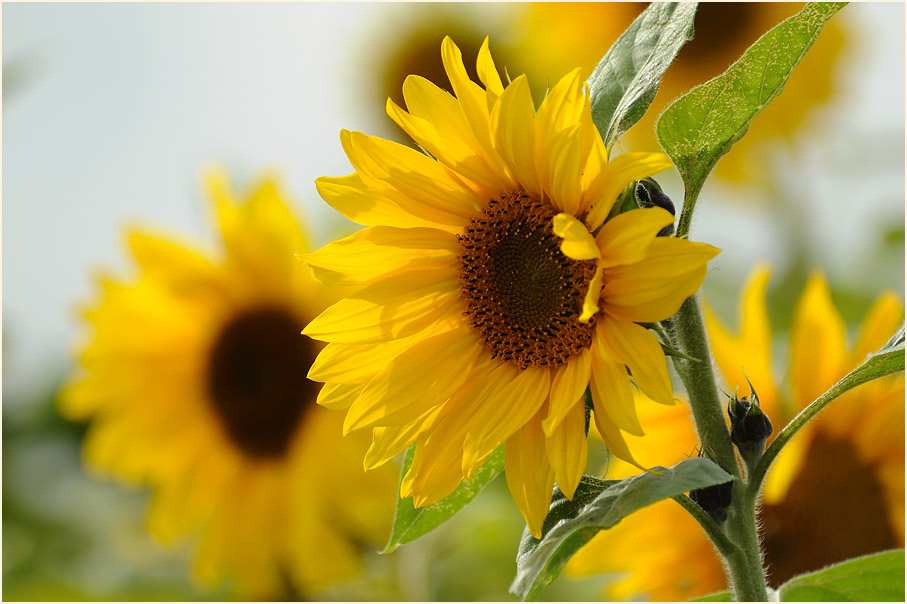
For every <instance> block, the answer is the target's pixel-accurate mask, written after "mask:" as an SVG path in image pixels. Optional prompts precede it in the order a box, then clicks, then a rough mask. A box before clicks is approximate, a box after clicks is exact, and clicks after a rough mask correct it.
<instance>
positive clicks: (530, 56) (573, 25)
mask: <svg viewBox="0 0 907 604" xmlns="http://www.w3.org/2000/svg"><path fill="white" fill-rule="evenodd" d="M646 6H647V3H644V2H558V3H553V2H534V3H532V4H530V5H528V8H527V10H526V13H525V16H524V18H523V20H522V24H521V25H522V27H521V28H520V29H521V31H523V32H525V33H524V35H523V36H522V37H521V39H520V41H518V42H516V43H515V44H514V45H513V46H512V47H511V48H508V51H509V52H510V53H511V54H512V55H513V56H515V57H524V58H525V65H524V66H523V67H525V69H526V70H527V72H528V73H529V75H530V76H531V77H534V78H538V79H542V80H544V79H545V78H549V77H551V76H552V75H553V74H557V73H562V71H563V70H565V69H567V68H568V66H569V67H573V66H575V65H580V66H582V69H583V75H584V76H587V77H588V76H589V75H590V74H591V73H592V70H593V69H594V68H595V66H596V65H597V64H598V62H599V61H600V60H601V58H602V56H603V55H604V54H605V52H606V51H607V50H608V48H609V47H610V45H611V44H612V43H613V42H614V41H615V40H616V39H617V38H618V37H619V36H620V34H621V33H622V32H623V31H624V30H625V29H626V28H627V27H628V26H629V25H630V24H631V23H632V22H633V20H634V19H635V18H636V17H637V16H638V15H639V13H640V12H642V11H643V10H644V9H645V8H646ZM800 8H801V5H799V4H796V3H785V2H702V3H700V4H699V8H698V9H697V11H696V21H695V27H696V35H695V37H694V38H693V39H692V40H691V41H689V42H688V43H687V44H686V45H684V47H683V48H682V49H681V50H680V53H679V54H678V56H677V59H676V60H675V61H674V62H673V63H672V64H671V67H670V68H669V69H668V70H667V72H666V73H665V75H664V78H663V79H662V82H661V84H660V86H659V90H658V95H657V97H656V98H655V100H654V102H653V106H652V109H651V110H650V111H649V112H648V113H647V114H646V115H645V116H644V117H643V119H642V120H640V122H639V124H637V125H636V127H635V128H633V129H632V130H630V132H628V134H627V136H628V140H630V141H632V142H633V143H635V144H637V145H644V146H646V147H651V146H652V145H654V144H655V119H656V117H657V116H658V115H660V114H661V113H662V112H663V111H664V110H665V109H666V108H667V107H668V105H670V103H672V102H673V101H674V100H675V99H676V98H678V97H679V96H681V95H682V94H684V93H686V92H687V91H688V90H690V89H691V88H693V87H694V86H697V85H699V84H701V83H703V82H706V81H708V80H710V79H712V78H714V77H716V76H718V75H721V74H722V73H723V72H724V71H725V70H726V69H727V68H728V67H729V66H730V65H731V64H732V63H733V62H734V61H736V60H737V59H738V58H739V57H740V55H741V54H743V52H744V51H746V49H747V48H749V46H750V45H752V44H753V43H754V42H755V41H756V40H758V39H759V37H761V36H762V35H763V34H765V33H766V32H767V31H769V30H770V29H771V28H773V27H774V26H776V25H777V24H778V23H780V22H781V21H783V20H785V19H787V18H788V17H791V16H793V15H794V14H796V13H797V12H798V11H799V10H800ZM847 44H848V40H847V38H846V36H845V31H844V29H843V28H841V27H840V25H839V23H838V21H837V20H836V19H835V20H832V21H831V22H829V23H828V25H826V26H825V28H824V29H823V31H822V35H821V36H820V37H819V39H818V40H817V42H816V44H815V46H814V47H813V48H812V49H811V50H810V52H809V53H808V54H807V55H806V56H805V57H804V59H803V62H802V63H801V65H800V67H799V68H798V69H797V71H796V73H795V74H794V76H793V77H792V78H791V79H790V81H789V82H788V83H787V84H786V85H785V87H784V94H782V95H781V96H779V97H778V98H777V99H775V100H774V101H773V102H772V103H771V105H769V106H768V107H767V108H766V109H765V110H764V111H763V112H762V114H761V115H760V116H759V117H758V118H757V126H758V127H755V128H750V131H749V132H748V133H747V135H746V137H744V138H743V139H742V140H740V141H738V142H737V143H735V145H734V152H733V153H729V154H728V155H726V156H725V157H723V158H722V160H721V162H719V164H718V166H717V167H716V169H715V175H716V176H717V177H718V178H722V179H724V180H730V181H744V180H745V181H747V182H752V183H759V182H762V181H764V180H765V179H767V178H769V177H770V173H769V171H768V167H769V163H768V162H769V161H770V159H771V157H772V156H771V155H769V154H768V153H766V151H765V147H766V144H768V143H773V142H775V143H777V142H782V143H788V142H789V141H791V140H792V139H793V137H794V135H795V134H796V133H797V132H799V131H801V130H802V128H803V126H804V125H805V124H806V123H807V117H808V116H809V114H810V112H811V111H812V110H813V109H814V108H815V107H817V106H820V105H822V104H823V103H826V102H827V101H828V100H829V99H831V98H832V97H833V95H834V93H835V86H834V81H833V77H832V75H833V73H834V66H835V64H836V63H837V61H838V59H839V57H841V56H843V54H844V53H843V51H844V49H845V48H846V46H847Z"/></svg>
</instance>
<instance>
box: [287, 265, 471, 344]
mask: <svg viewBox="0 0 907 604" xmlns="http://www.w3.org/2000/svg"><path fill="white" fill-rule="evenodd" d="M459 299H460V290H459V279H458V277H457V276H456V273H455V272H453V271H452V274H450V276H448V277H445V276H444V275H443V273H442V274H441V275H438V274H434V271H414V272H410V273H403V274H400V275H394V276H391V277H388V278H386V279H382V280H381V281H378V282H377V283H374V284H372V285H369V286H367V287H365V288H364V289H362V290H360V291H359V292H357V293H356V294H353V295H351V296H349V297H347V298H344V299H342V300H340V301H339V302H337V303H336V304H334V305H333V306H331V307H329V308H328V309H326V310H325V311H324V312H322V313H321V314H320V315H318V316H317V317H315V318H314V319H313V320H312V322H311V323H309V324H308V325H307V326H306V327H305V329H303V330H302V333H303V334H304V335H307V336H309V337H310V338H313V339H315V340H321V341H324V342H341V343H347V344H354V343H360V344H365V343H369V342H382V341H386V340H394V339H397V338H405V337H407V336H411V335H413V334H414V333H416V332H418V331H421V330H422V329H425V328H426V327H428V326H429V325H431V324H432V323H433V322H434V321H437V320H439V319H441V318H442V317H444V316H445V315H447V314H448V313H449V312H450V311H451V309H452V308H453V307H454V306H455V305H456V303H457V302H458V301H459ZM455 314H456V313H455Z"/></svg>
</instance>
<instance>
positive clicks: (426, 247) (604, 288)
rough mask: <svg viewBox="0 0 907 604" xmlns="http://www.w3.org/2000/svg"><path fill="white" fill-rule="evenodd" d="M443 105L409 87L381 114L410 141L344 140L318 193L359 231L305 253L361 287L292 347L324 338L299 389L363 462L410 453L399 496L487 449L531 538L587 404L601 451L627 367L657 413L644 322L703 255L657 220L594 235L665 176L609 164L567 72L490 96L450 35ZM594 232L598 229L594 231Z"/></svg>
mask: <svg viewBox="0 0 907 604" xmlns="http://www.w3.org/2000/svg"><path fill="white" fill-rule="evenodd" d="M442 59H443V61H444V66H445V69H446V71H447V74H448V76H449V78H450V82H451V87H452V89H453V92H454V94H455V96H454V95H451V94H449V93H447V92H445V91H443V90H441V89H440V88H438V87H437V86H435V85H434V84H431V83H430V82H428V81H427V80H425V79H423V78H421V77H418V76H410V77H408V78H407V79H406V81H405V82H404V84H403V94H404V97H405V100H406V104H407V110H403V109H402V108H400V107H399V106H397V105H396V104H395V103H393V102H392V101H388V104H387V111H388V114H389V115H390V116H391V117H392V118H393V119H394V121H396V122H397V124H399V125H400V126H401V127H402V128H403V129H404V130H405V131H406V132H407V133H408V134H409V135H410V136H412V138H413V139H414V140H415V141H416V143H418V145H419V146H420V147H421V148H422V149H424V150H425V151H426V153H421V152H419V151H416V150H414V149H412V148H410V147H405V146H403V145H399V144H396V143H391V142H389V141H385V140H381V139H378V138H373V137H370V136H367V135H365V134H361V133H358V132H347V131H343V132H342V133H341V142H342V144H343V147H344V150H345V151H346V153H347V156H348V157H349V159H350V162H351V163H352V165H353V167H354V168H355V170H356V172H355V173H353V174H350V175H349V176H344V177H340V178H327V177H326V178H320V179H318V181H317V185H318V190H319V191H320V193H321V195H322V197H323V198H324V199H325V200H326V201H327V202H328V203H329V204H331V205H332V206H333V207H334V208H336V209H337V210H338V211H340V212H341V213H343V214H344V215H345V216H346V217H348V218H349V219H351V220H353V221H356V222H359V223H361V224H364V225H369V227H368V228H365V229H363V230H361V231H359V232H358V233H356V234H355V235H353V236H351V237H348V238H347V239H344V240H342V241H338V242H336V243H333V244H330V245H328V246H326V247H324V248H322V249H321V250H319V251H318V252H316V253H314V254H311V255H309V256H307V257H306V260H307V261H308V262H309V263H310V264H311V265H312V266H313V267H314V269H315V272H316V276H318V277H319V278H320V279H321V280H322V281H324V282H325V283H333V284H348V285H357V286H359V290H358V291H357V292H356V293H353V294H351V295H349V296H348V297H347V298H346V299H344V300H341V301H340V302H338V303H337V304H335V305H334V306H332V307H330V308H329V309H327V310H326V311H325V312H324V313H322V314H321V315H320V316H318V317H317V318H316V319H315V320H314V321H312V322H311V323H310V324H309V325H308V326H307V327H306V328H305V330H304V332H303V333H305V334H307V335H309V336H311V337H313V338H315V339H318V340H324V341H326V342H329V344H328V345H327V346H326V347H325V349H324V350H323V351H322V352H321V353H320V354H319V356H318V359H317V360H316V362H315V365H314V366H313V367H312V370H311V372H310V373H309V377H310V378H312V379H315V380H320V381H324V382H326V383H327V385H326V386H325V388H324V390H323V391H322V395H321V397H320V399H319V401H320V402H321V403H322V404H323V405H325V406H328V407H332V408H338V409H348V411H347V414H346V421H345V423H344V431H345V432H351V431H353V430H358V429H370V430H371V431H372V434H373V441H372V447H371V449H370V450H369V452H368V454H367V456H366V459H365V464H366V466H367V467H375V466H378V465H380V464H382V463H384V462H385V461H387V460H388V459H390V458H391V457H393V456H394V455H396V454H398V453H399V452H401V451H402V450H404V449H405V448H406V447H407V446H409V445H410V444H412V443H415V456H414V461H413V464H412V467H411V469H410V470H409V472H408V474H407V475H406V477H405V478H404V480H403V482H402V486H401V488H402V492H401V494H402V495H403V496H412V497H413V500H414V503H415V505H416V506H423V505H427V504H430V503H432V502H434V501H438V500H439V499H441V498H443V497H445V496H447V495H448V494H450V493H451V492H452V491H453V490H454V489H455V488H456V487H457V485H458V484H459V483H460V481H461V480H462V479H463V478H464V477H469V476H471V475H472V473H473V472H475V470H476V469H477V468H479V467H480V466H481V465H482V463H484V461H485V460H486V459H487V458H488V456H489V455H490V454H491V453H492V451H494V450H495V449H496V448H497V447H498V446H499V445H501V444H502V443H506V454H505V459H506V461H505V468H506V474H507V483H508V485H509V487H510V491H511V493H512V495H513V497H514V500H515V501H516V502H517V504H518V506H519V507H520V510H521V511H522V513H523V516H524V517H525V519H526V521H527V523H528V525H529V528H530V530H531V531H532V533H533V534H534V535H539V534H540V531H541V525H542V521H543V519H544V517H545V515H546V514H547V510H548V504H549V502H550V498H551V492H552V488H553V485H554V482H555V481H556V482H557V483H558V485H559V486H560V488H561V490H562V491H563V492H564V493H565V494H566V495H567V496H568V497H572V496H573V492H574V490H575V489H576V486H577V484H578V482H579V479H580V477H581V475H582V473H583V470H584V468H585V464H586V435H585V431H584V430H585V404H584V392H585V390H586V387H587V386H588V385H589V384H590V382H591V388H592V398H593V400H594V402H595V408H594V411H593V417H594V420H595V425H596V426H597V427H598V430H599V431H600V432H601V434H602V436H603V438H604V439H605V442H606V443H607V444H608V446H609V447H610V448H611V450H612V451H613V452H614V453H615V454H616V455H618V456H620V457H621V458H623V459H627V460H632V459H633V458H632V455H631V453H630V451H629V450H628V448H627V446H626V442H625V440H624V437H623V435H622V431H627V432H630V433H634V434H641V429H640V427H639V423H638V421H637V419H636V411H635V408H634V404H633V394H632V392H633V390H632V385H631V381H630V378H629V375H628V370H629V371H630V372H631V373H632V375H633V380H634V381H635V384H636V385H637V386H638V387H639V388H641V389H642V390H643V391H644V392H646V393H647V394H648V395H649V396H650V397H651V398H652V399H654V400H656V401H658V402H660V403H665V404H671V403H672V402H673V395H672V391H671V382H670V379H669V378H668V373H667V368H666V364H665V358H664V354H663V352H662V349H661V347H660V345H659V343H658V341H657V340H656V338H655V336H654V335H653V334H651V333H650V332H649V331H648V330H647V329H646V328H644V327H642V326H640V325H639V324H638V323H640V322H654V321H660V320H662V319H665V318H667V317H669V316H671V315H672V314H673V313H675V312H676V311H677V309H678V308H679V307H680V305H681V303H682V302H683V300H684V299H685V298H687V297H688V296H690V295H691V294H692V293H693V292H695V291H696V290H697V289H698V288H699V286H700V284H701V283H702V280H703V278H704V276H705V267H706V262H707V261H708V260H709V259H710V258H711V257H712V256H714V255H715V253H717V250H715V249H714V248H712V247H711V246H707V245H704V244H699V243H692V242H689V241H686V240H680V239H675V238H665V237H659V238H656V234H657V233H658V232H659V231H660V230H661V229H662V228H664V227H665V226H666V225H667V224H669V223H671V222H672V220H673V218H672V216H671V215H670V213H669V212H667V211H665V210H663V209H661V208H649V209H639V210H633V211H630V212H626V213H624V214H621V215H618V216H616V217H615V218H612V219H610V220H607V221H606V218H607V217H608V215H609V212H610V210H611V206H612V204H613V202H614V200H615V198H616V197H617V196H618V194H620V192H621V191H622V190H623V189H624V188H625V187H627V186H628V185H629V184H631V183H632V182H633V181H635V180H637V179H640V178H643V177H646V176H649V175H651V174H653V173H655V172H657V171H659V170H662V169H664V168H667V167H668V166H670V165H671V164H670V161H669V160H668V159H667V158H666V157H665V156H664V155H662V154H653V153H627V154H624V155H621V156H619V157H616V158H609V157H608V153H607V151H606V149H605V146H604V144H603V143H602V139H601V136H600V135H599V133H598V131H597V130H596V128H595V126H594V125H593V123H592V116H591V112H590V107H589V100H588V97H587V95H586V94H585V90H584V86H583V82H582V81H581V80H580V77H579V70H575V71H573V72H572V73H570V74H569V75H567V76H565V77H564V78H563V79H562V80H561V81H560V82H558V83H557V84H556V85H555V86H553V87H552V88H551V90H550V92H549V93H548V95H547V97H546V98H545V100H544V101H543V102H542V103H541V105H540V106H539V108H538V110H537V111H536V110H535V109H534V106H533V103H532V98H531V95H530V91H529V84H528V82H527V80H526V77H525V76H519V77H517V78H516V79H514V80H513V81H512V82H510V83H509V84H508V85H507V86H504V84H503V82H502V81H501V78H500V76H499V75H498V72H497V70H496V68H495V65H494V63H493V61H492V59H491V54H490V52H489V49H488V41H487V40H486V41H485V43H484V44H483V45H482V48H481V50H480V51H479V55H478V61H477V72H478V74H479V79H480V80H481V82H482V84H483V85H484V87H483V86H480V85H479V84H477V83H476V82H473V81H471V80H470V79H469V78H468V76H467V75H466V70H465V68H464V66H463V60H462V57H461V55H460V51H459V49H458V48H457V47H456V45H454V43H453V42H452V41H451V40H450V38H445V39H444V41H443V44H442ZM593 233H595V235H593Z"/></svg>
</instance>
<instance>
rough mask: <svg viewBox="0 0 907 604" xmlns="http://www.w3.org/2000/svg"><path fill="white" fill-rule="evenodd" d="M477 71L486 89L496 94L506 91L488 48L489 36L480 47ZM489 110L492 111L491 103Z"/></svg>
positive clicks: (499, 94)
mask: <svg viewBox="0 0 907 604" xmlns="http://www.w3.org/2000/svg"><path fill="white" fill-rule="evenodd" d="M476 73H478V75H479V80H480V81H481V82H482V83H483V84H484V85H485V90H487V91H489V92H491V93H493V94H494V95H495V96H501V94H503V92H504V83H503V82H501V76H500V74H498V70H497V68H496V67H495V66H494V61H493V60H492V58H491V50H490V49H489V48H488V36H485V41H484V42H482V47H481V48H479V57H478V59H476ZM488 110H489V111H491V105H489V107H488Z"/></svg>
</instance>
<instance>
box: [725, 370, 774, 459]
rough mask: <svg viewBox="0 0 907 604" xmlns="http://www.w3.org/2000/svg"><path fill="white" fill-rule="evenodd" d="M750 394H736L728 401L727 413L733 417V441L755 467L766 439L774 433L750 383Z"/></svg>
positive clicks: (743, 456)
mask: <svg viewBox="0 0 907 604" xmlns="http://www.w3.org/2000/svg"><path fill="white" fill-rule="evenodd" d="M746 382H747V383H748V384H749V386H750V396H749V398H747V397H745V396H744V397H742V398H738V397H737V395H736V394H735V395H734V396H733V397H731V400H730V401H729V402H728V406H727V414H728V417H729V418H730V419H731V441H732V442H733V443H734V444H735V445H737V450H738V451H740V456H741V457H742V458H743V461H745V462H746V464H747V466H748V467H753V466H754V465H755V463H756V462H757V461H758V460H759V457H761V456H762V452H763V451H764V450H765V441H766V440H768V437H769V435H770V434H771V433H772V422H771V421H770V420H769V419H768V416H767V415H766V414H765V413H763V412H762V409H760V408H759V397H758V396H757V395H756V391H755V390H754V389H753V385H752V384H750V381H749V378H747V380H746Z"/></svg>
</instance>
